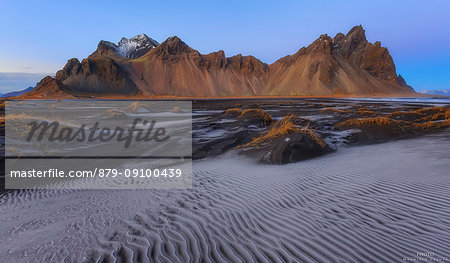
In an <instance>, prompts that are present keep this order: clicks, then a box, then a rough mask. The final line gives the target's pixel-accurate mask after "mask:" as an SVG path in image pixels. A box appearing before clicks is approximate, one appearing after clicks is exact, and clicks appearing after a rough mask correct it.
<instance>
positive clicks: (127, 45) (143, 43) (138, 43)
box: [116, 34, 159, 59]
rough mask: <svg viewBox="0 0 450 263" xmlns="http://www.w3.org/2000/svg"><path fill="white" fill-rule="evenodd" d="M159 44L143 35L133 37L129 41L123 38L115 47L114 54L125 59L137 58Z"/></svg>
mask: <svg viewBox="0 0 450 263" xmlns="http://www.w3.org/2000/svg"><path fill="white" fill-rule="evenodd" d="M158 45H159V43H158V42H157V41H155V40H154V39H151V38H149V37H148V36H147V35H145V34H140V35H137V36H134V37H132V38H130V39H127V38H125V37H123V38H122V39H121V40H120V41H119V43H118V45H117V46H116V52H117V53H118V54H119V55H121V56H123V57H126V58H131V59H133V58H138V57H140V56H142V55H144V54H145V53H147V52H148V51H149V50H150V49H152V48H154V47H156V46H158Z"/></svg>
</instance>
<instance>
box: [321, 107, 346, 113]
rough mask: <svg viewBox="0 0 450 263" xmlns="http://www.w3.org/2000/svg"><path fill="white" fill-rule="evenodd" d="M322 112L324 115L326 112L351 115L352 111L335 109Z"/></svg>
mask: <svg viewBox="0 0 450 263" xmlns="http://www.w3.org/2000/svg"><path fill="white" fill-rule="evenodd" d="M320 112H322V113H324V112H339V113H351V111H347V110H340V109H335V108H325V109H323V110H321V111H320Z"/></svg>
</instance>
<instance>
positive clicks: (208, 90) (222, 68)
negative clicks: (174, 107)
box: [25, 26, 415, 98]
mask: <svg viewBox="0 0 450 263" xmlns="http://www.w3.org/2000/svg"><path fill="white" fill-rule="evenodd" d="M414 93H415V92H414V90H413V89H412V88H411V87H410V86H408V85H407V84H406V82H405V80H404V79H403V78H402V76H401V75H397V72H396V69H395V64H394V62H393V59H392V57H391V55H390V54H389V51H388V49H387V48H385V47H382V46H381V43H380V42H375V43H370V42H369V41H367V39H366V35H365V31H364V29H363V27H362V26H355V27H353V28H352V29H351V30H350V31H349V32H348V33H347V34H345V35H344V34H342V33H338V34H337V35H336V36H335V37H333V38H332V37H330V36H328V35H326V34H325V35H321V36H320V37H319V38H318V39H317V40H315V41H314V42H313V43H312V44H310V45H309V46H307V47H302V48H301V49H300V50H298V52H296V53H295V54H292V55H288V56H286V57H283V58H280V59H279V60H277V61H276V62H274V63H273V64H270V65H269V64H266V63H263V62H261V61H260V60H258V59H257V58H255V57H253V56H243V55H240V54H239V55H236V56H232V57H226V56H225V53H224V51H222V50H220V51H217V52H213V53H210V54H200V52H198V51H197V50H195V49H193V48H191V47H190V46H188V45H187V44H186V43H184V42H183V41H182V40H181V39H180V38H178V37H176V36H174V37H170V38H168V39H167V40H165V41H164V42H162V43H161V44H159V43H158V42H157V41H155V40H153V39H151V38H150V37H148V36H147V35H145V34H142V35H138V36H135V37H133V38H131V39H126V38H122V40H120V42H119V43H118V44H114V43H111V42H108V41H100V43H99V44H98V47H97V50H95V51H94V52H93V53H92V54H91V55H90V56H89V57H88V58H86V59H83V60H82V61H81V62H80V61H79V60H78V59H76V58H72V59H70V60H69V61H68V62H67V64H66V65H65V66H64V68H63V69H61V70H59V71H58V72H57V73H56V76H55V77H54V78H53V77H50V76H47V77H45V78H44V79H42V80H41V82H40V84H39V85H38V86H37V87H36V88H35V89H33V90H32V91H30V92H28V93H27V94H25V96H27V97H46V98H48V97H73V96H91V97H92V96H94V97H102V96H108V95H119V96H138V97H143V98H146V97H157V96H175V97H243V96H353V95H361V96H384V95H388V96H395V95H410V94H414Z"/></svg>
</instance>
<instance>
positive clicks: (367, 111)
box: [356, 110, 378, 116]
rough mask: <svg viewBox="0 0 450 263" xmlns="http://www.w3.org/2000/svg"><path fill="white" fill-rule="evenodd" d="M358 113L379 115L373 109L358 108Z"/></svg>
mask: <svg viewBox="0 0 450 263" xmlns="http://www.w3.org/2000/svg"><path fill="white" fill-rule="evenodd" d="M356 113H357V114H358V115H362V116H372V115H378V113H377V112H375V111H371V110H358V111H357V112H356Z"/></svg>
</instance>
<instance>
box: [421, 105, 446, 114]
mask: <svg viewBox="0 0 450 263" xmlns="http://www.w3.org/2000/svg"><path fill="white" fill-rule="evenodd" d="M446 110H447V108H445V107H431V108H423V109H418V110H415V111H414V112H417V113H422V114H434V113H439V112H445V111H446Z"/></svg>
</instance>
